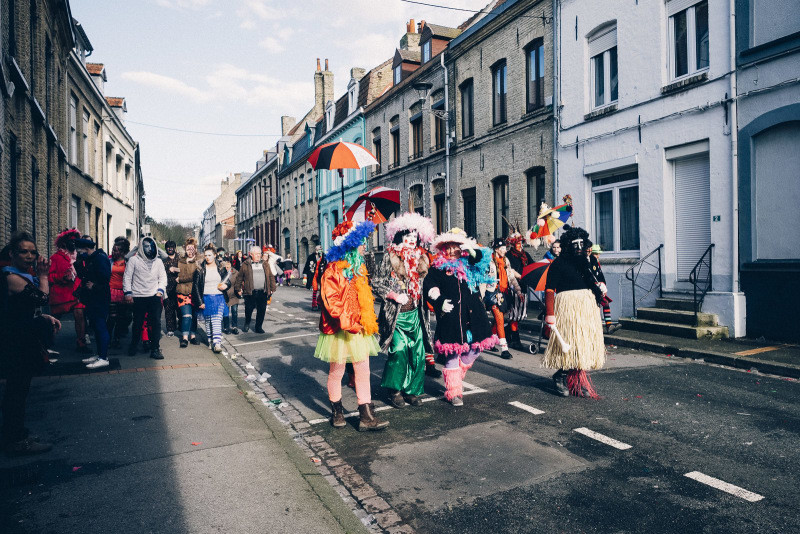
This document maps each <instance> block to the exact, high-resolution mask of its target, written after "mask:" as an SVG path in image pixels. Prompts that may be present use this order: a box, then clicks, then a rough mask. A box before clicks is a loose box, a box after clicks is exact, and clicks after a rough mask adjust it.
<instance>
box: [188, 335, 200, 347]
mask: <svg viewBox="0 0 800 534" xmlns="http://www.w3.org/2000/svg"><path fill="white" fill-rule="evenodd" d="M189 343H191V344H192V345H199V344H200V340H199V339H197V338H196V337H193V338H191V339H189Z"/></svg>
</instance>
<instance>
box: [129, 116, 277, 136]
mask: <svg viewBox="0 0 800 534" xmlns="http://www.w3.org/2000/svg"><path fill="white" fill-rule="evenodd" d="M125 122H127V123H130V124H137V125H139V126H147V127H149V128H158V129H159V130H169V131H171V132H181V133H190V134H198V135H214V136H218V137H283V136H282V135H280V134H234V133H221V132H200V131H197V130H183V129H181V128H170V127H169V126H160V125H158V124H148V123H146V122H136V121H132V120H128V119H125Z"/></svg>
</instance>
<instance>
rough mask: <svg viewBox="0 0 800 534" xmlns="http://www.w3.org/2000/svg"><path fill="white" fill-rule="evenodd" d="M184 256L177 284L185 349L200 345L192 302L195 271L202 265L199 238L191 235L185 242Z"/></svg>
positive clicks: (180, 344) (182, 344)
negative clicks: (190, 345) (198, 256)
mask: <svg viewBox="0 0 800 534" xmlns="http://www.w3.org/2000/svg"><path fill="white" fill-rule="evenodd" d="M183 251H184V254H183V257H182V258H181V259H180V260H178V283H177V285H176V286H175V293H176V296H177V303H178V311H179V312H180V315H181V339H180V342H179V346H180V348H182V349H185V348H186V347H188V346H189V343H191V344H192V345H199V344H200V341H198V340H197V311H198V310H197V306H196V304H195V303H194V302H192V290H193V288H194V273H195V271H196V270H197V269H198V267H199V265H200V261H202V260H199V259H198V258H197V240H196V239H195V238H193V237H190V238H188V239H187V240H186V242H185V243H184V244H183Z"/></svg>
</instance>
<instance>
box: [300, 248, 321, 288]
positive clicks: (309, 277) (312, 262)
mask: <svg viewBox="0 0 800 534" xmlns="http://www.w3.org/2000/svg"><path fill="white" fill-rule="evenodd" d="M320 259H322V255H321V254H319V255H318V254H317V253H316V252H314V253H312V254H309V255H308V259H306V263H305V266H304V267H303V276H305V277H306V289H311V283H312V282H313V280H314V271H316V270H317V262H318V261H319V260H320Z"/></svg>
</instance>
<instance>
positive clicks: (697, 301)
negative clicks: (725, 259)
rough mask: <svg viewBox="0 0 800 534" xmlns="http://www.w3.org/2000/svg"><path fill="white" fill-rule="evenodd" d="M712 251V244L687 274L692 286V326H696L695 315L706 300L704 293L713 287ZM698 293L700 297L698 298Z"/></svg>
mask: <svg viewBox="0 0 800 534" xmlns="http://www.w3.org/2000/svg"><path fill="white" fill-rule="evenodd" d="M713 250H714V243H711V244H710V245H708V248H707V249H706V251H705V252H703V255H702V256H700V259H699V260H697V263H696V264H695V266H694V269H692V272H691V273H689V282H690V283H691V284H692V286H694V324H695V326H699V325H698V321H697V314H698V313H700V310H701V309H702V308H703V300H705V298H706V293H708V292H709V291H711V290H712V289H713V286H714V279H713V278H712V276H711V260H712V259H713V255H712V254H711V252H712V251H713ZM698 293H700V296H699V297H698Z"/></svg>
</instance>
